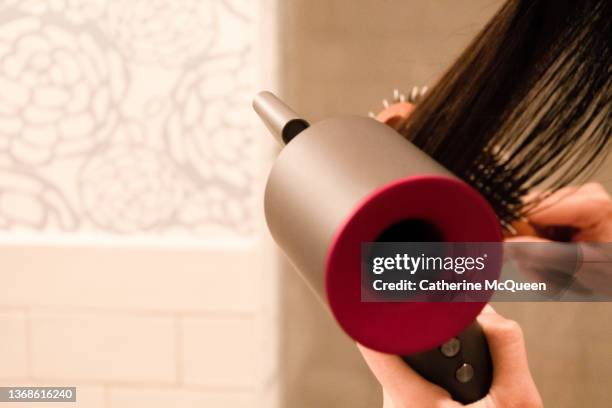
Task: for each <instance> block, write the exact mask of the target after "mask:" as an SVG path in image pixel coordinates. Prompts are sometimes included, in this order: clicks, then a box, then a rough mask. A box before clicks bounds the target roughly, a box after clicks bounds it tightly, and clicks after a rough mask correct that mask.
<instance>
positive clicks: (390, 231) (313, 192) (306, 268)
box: [253, 92, 502, 403]
mask: <svg viewBox="0 0 612 408" xmlns="http://www.w3.org/2000/svg"><path fill="white" fill-rule="evenodd" d="M253 107H254V109H255V111H256V112H257V113H258V115H259V116H260V117H261V119H262V120H263V121H264V123H265V124H266V126H267V127H268V129H269V130H270V132H271V133H272V134H273V135H274V136H275V137H276V138H277V139H278V140H279V142H280V143H281V144H282V145H284V148H283V149H282V151H281V152H280V154H279V156H278V158H277V160H276V162H275V164H274V165H273V167H272V170H271V172H270V176H269V178H268V182H267V186H266V191H265V199H264V200H265V203H264V207H265V216H266V221H267V224H268V228H269V230H270V232H271V234H272V236H273V238H274V239H275V241H276V242H277V243H278V245H279V246H280V247H281V248H282V250H283V251H284V252H285V253H286V255H287V256H288V258H289V260H290V261H291V263H292V264H293V265H294V266H295V267H296V268H297V270H298V271H299V272H300V274H301V275H302V277H303V278H304V279H305V280H306V282H307V283H308V284H309V286H310V287H311V288H312V289H313V291H314V292H315V293H316V294H317V295H318V296H319V298H320V299H321V300H323V301H324V303H325V304H327V305H328V306H329V310H330V311H331V313H332V314H333V316H334V317H335V319H336V320H337V322H338V324H339V325H340V326H341V327H342V329H343V330H344V331H345V332H346V333H347V334H348V335H349V336H350V337H352V338H353V339H354V340H355V341H357V342H359V343H361V344H363V345H365V346H366V347H369V348H372V349H375V350H379V351H381V352H385V353H390V354H398V355H401V356H402V358H403V359H404V360H405V361H406V362H407V363H408V364H409V365H410V366H411V367H413V368H414V369H415V370H416V371H417V372H419V373H420V374H421V375H422V376H423V377H425V378H426V379H428V380H430V381H432V382H434V383H436V384H438V385H440V386H442V387H444V388H445V389H446V390H448V391H449V392H450V394H451V395H452V396H453V398H454V399H456V400H458V401H460V402H464V403H468V402H473V401H476V400H478V399H480V398H482V397H484V396H485V395H486V394H487V392H488V389H489V387H490V384H491V378H492V365H491V360H490V355H489V351H488V346H487V342H486V339H485V337H484V335H483V333H482V331H481V329H480V327H479V325H478V324H477V323H476V322H475V320H474V319H475V318H476V316H477V315H478V313H479V312H480V311H481V309H482V308H483V307H484V305H485V303H483V302H463V303H450V302H362V301H361V292H360V291H361V279H360V278H361V256H360V255H361V243H362V242H376V241H394V242H431V241H446V242H500V241H501V240H502V232H501V228H500V225H499V221H498V219H497V217H496V215H495V213H494V212H493V210H492V209H491V207H490V205H489V204H488V202H487V201H486V200H485V199H484V198H483V197H482V196H481V195H480V194H478V192H476V190H474V189H473V188H472V187H470V186H468V185H467V184H466V183H464V182H463V181H461V180H459V179H458V178H456V177H455V176H453V175H452V174H451V173H450V172H449V171H447V170H446V169H444V168H443V167H442V166H441V165H440V164H438V163H436V162H435V161H434V160H433V159H432V158H430V157H429V156H427V155H426V154H425V153H423V152H422V151H421V150H419V149H418V148H417V147H415V146H414V145H412V144H411V143H410V142H408V141H407V140H406V139H404V138H403V137H402V136H401V135H400V134H398V133H397V132H395V131H394V130H393V129H391V128H390V127H388V126H386V125H384V124H382V123H379V122H377V121H376V120H374V119H371V118H365V117H357V116H346V117H337V118H331V119H327V120H324V121H321V122H319V123H316V124H314V125H312V126H310V125H309V124H308V123H307V122H306V121H305V120H304V119H301V118H300V117H299V116H298V115H297V114H296V113H295V112H293V111H292V110H291V109H290V108H289V107H288V106H286V105H285V104H284V103H283V102H282V101H280V100H279V99H278V98H276V97H275V96H274V95H273V94H271V93H269V92H261V93H259V94H258V95H257V96H256V98H255V99H254V101H253ZM457 154H461V152H457Z"/></svg>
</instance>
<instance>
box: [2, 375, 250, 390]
mask: <svg viewBox="0 0 612 408" xmlns="http://www.w3.org/2000/svg"><path fill="white" fill-rule="evenodd" d="M0 381H16V382H19V383H24V382H27V381H30V382H32V383H34V384H56V385H57V386H62V385H64V386H68V385H70V386H75V387H77V388H78V387H80V386H83V387H87V386H97V387H100V386H103V387H105V388H108V390H109V391H110V390H111V389H112V388H157V389H162V390H176V389H177V384H176V382H174V381H171V382H155V381H150V382H147V381H129V380H128V381H123V382H121V381H112V380H111V381H108V380H105V379H100V378H96V379H83V378H81V379H75V378H72V379H70V378H53V377H31V378H29V379H26V380H25V381H24V379H23V378H9V377H7V378H0ZM180 389H183V390H188V391H212V392H223V393H225V392H227V393H252V392H255V391H256V387H255V386H242V385H213V384H189V383H183V384H181V387H180Z"/></svg>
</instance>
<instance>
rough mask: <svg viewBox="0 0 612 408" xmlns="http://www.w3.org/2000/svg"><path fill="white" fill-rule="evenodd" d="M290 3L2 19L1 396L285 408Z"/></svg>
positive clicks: (16, 1) (86, 8) (0, 0)
mask: <svg viewBox="0 0 612 408" xmlns="http://www.w3.org/2000/svg"><path fill="white" fill-rule="evenodd" d="M275 4H276V1H275V0H257V1H250V0H248V1H244V0H184V1H175V0H159V1H149V0H134V1H132V0H130V1H124V0H69V1H56V0H24V1H22V0H0V85H1V86H0V87H1V88H2V91H1V92H0V386H8V385H22V386H25V385H44V386H50V385H74V386H76V387H77V404H76V405H75V404H66V405H65V406H70V407H72V408H74V407H79V408H80V407H83V408H90V407H93V408H97V407H104V408H117V407H126V408H127V407H130V408H134V407H152V408H154V407H223V408H225V407H227V408H232V407H237V408H242V407H274V406H275V401H276V399H275V396H276V392H277V375H278V374H277V368H276V367H277V358H276V355H277V351H276V350H277V345H276V343H277V328H276V326H277V325H276V311H275V310H276V302H275V293H276V289H275V285H276V275H275V273H276V272H275V271H276V270H277V267H276V265H275V264H274V255H273V249H272V247H271V245H270V244H269V242H267V241H266V239H267V238H265V237H264V234H263V231H264V228H265V227H264V225H263V222H262V220H261V216H260V214H262V213H263V211H262V209H261V208H260V207H259V205H260V203H261V192H262V185H263V179H264V175H265V171H263V169H264V167H266V166H267V165H268V164H269V162H270V154H269V152H271V148H270V145H271V144H272V142H270V145H266V142H268V140H269V138H268V136H267V135H265V134H264V133H263V132H264V131H263V130H262V131H260V130H261V128H258V127H257V124H256V118H255V115H254V113H253V112H252V111H251V109H250V99H251V98H252V96H253V94H254V92H255V90H257V89H259V88H261V87H263V86H264V85H263V84H265V85H270V84H274V83H275V78H274V75H275V71H274V69H273V68H274V61H275V59H274V57H275V55H274V54H275V52H276V48H275V44H276V40H275V37H274V30H275V21H274V19H275V8H274V7H275ZM0 406H3V404H2V403H0ZM23 406H25V405H23ZM53 406H54V407H57V408H59V407H61V406H63V405H61V404H54V405H53Z"/></svg>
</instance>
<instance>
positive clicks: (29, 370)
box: [24, 308, 34, 378]
mask: <svg viewBox="0 0 612 408" xmlns="http://www.w3.org/2000/svg"><path fill="white" fill-rule="evenodd" d="M24 320H25V336H26V344H25V348H26V377H27V378H32V374H33V370H34V367H33V361H32V359H33V356H32V316H31V314H30V308H26V309H25V310H24Z"/></svg>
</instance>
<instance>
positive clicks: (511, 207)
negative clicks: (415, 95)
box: [400, 0, 612, 225]
mask: <svg viewBox="0 0 612 408" xmlns="http://www.w3.org/2000/svg"><path fill="white" fill-rule="evenodd" d="M610 20H611V16H610V4H609V1H608V0H584V1H580V0H574V1H573V0H557V1H555V0H509V1H507V2H506V3H505V4H504V5H503V7H502V8H501V9H500V10H499V11H498V12H497V14H496V15H495V16H494V17H493V18H492V20H491V21H490V22H489V23H488V24H487V26H486V27H485V28H484V29H483V30H482V31H481V32H480V33H479V35H478V36H477V37H476V38H475V39H474V41H473V42H472V43H471V44H470V45H469V46H468V47H467V49H466V50H465V51H464V52H463V54H462V55H461V56H460V57H459V58H458V60H457V61H456V62H455V63H454V64H453V65H452V66H451V67H450V69H449V70H448V71H447V72H446V73H445V74H444V76H443V77H442V78H441V79H440V81H439V82H438V83H437V84H436V86H435V87H434V88H433V89H432V90H431V91H430V92H429V93H428V95H427V97H426V98H425V99H424V100H423V101H422V103H421V104H420V105H419V106H418V107H417V108H416V110H415V111H414V112H413V113H412V115H411V116H410V118H409V119H408V120H407V122H406V123H405V124H404V126H403V127H402V128H401V129H400V132H401V133H402V134H403V135H405V136H406V137H407V138H408V139H409V140H411V141H412V142H413V143H414V144H416V145H417V146H418V147H420V148H421V149H423V150H424V151H425V152H426V153H428V154H429V155H430V156H432V157H433V158H435V159H436V160H438V161H439V162H440V163H442V164H443V165H445V166H446V167H447V168H448V169H449V170H451V171H452V172H454V173H455V174H457V175H458V176H459V177H461V178H462V179H464V180H465V181H467V182H468V183H470V184H471V185H472V186H474V187H475V188H476V189H478V190H479V191H480V192H481V193H482V194H483V195H484V196H485V197H486V198H487V199H488V200H489V202H490V203H491V204H492V205H493V207H494V210H495V211H496V213H497V214H498V216H499V218H500V220H501V221H502V223H504V224H506V225H507V224H508V223H510V222H512V221H513V220H515V219H517V218H519V217H520V216H521V215H522V214H523V213H524V211H525V209H526V208H525V207H524V204H523V202H522V197H523V196H524V195H525V194H526V193H527V192H528V191H530V190H531V189H532V188H534V187H536V186H541V185H543V184H547V186H546V187H547V188H553V189H554V188H558V187H560V186H564V185H567V184H568V183H570V182H572V181H574V180H575V179H576V178H577V177H578V176H580V175H584V174H585V171H586V170H587V168H592V167H591V166H592V165H594V164H596V163H597V162H600V161H601V158H602V157H604V154H603V153H604V152H605V151H606V150H607V148H608V147H609V145H610V139H611V135H610V133H611V132H610V130H611V126H612V123H611V122H612V121H611V118H610V102H611V98H612V79H611V70H612V69H611V67H612V59H611V49H610V48H611V46H610V42H611V38H612V34H611V32H610V31H611V30H610V24H611V21H610ZM545 182H546V183H545Z"/></svg>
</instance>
